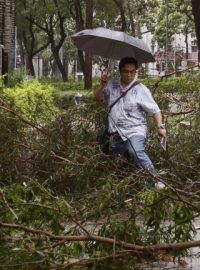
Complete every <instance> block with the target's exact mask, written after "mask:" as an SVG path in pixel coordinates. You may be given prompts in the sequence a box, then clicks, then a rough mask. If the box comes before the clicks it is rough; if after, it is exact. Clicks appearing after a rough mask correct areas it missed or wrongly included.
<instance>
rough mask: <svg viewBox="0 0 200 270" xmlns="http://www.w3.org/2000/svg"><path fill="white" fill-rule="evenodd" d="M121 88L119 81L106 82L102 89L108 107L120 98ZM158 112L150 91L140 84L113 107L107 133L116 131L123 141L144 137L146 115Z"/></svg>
mask: <svg viewBox="0 0 200 270" xmlns="http://www.w3.org/2000/svg"><path fill="white" fill-rule="evenodd" d="M132 83H133V82H131V83H130V84H129V85H128V86H127V87H126V89H128V88H129V86H130V85H131V84H132ZM121 88H122V87H121V84H120V81H119V80H115V81H114V80H113V81H108V83H107V85H106V87H105V89H104V96H105V99H106V100H107V101H108V105H109V106H110V105H111V104H112V103H113V102H114V101H115V100H116V99H117V98H118V97H119V96H120V91H121ZM159 111H160V109H159V107H158V105H157V104H156V102H155V100H154V99H153V97H152V95H151V92H150V90H149V89H148V88H147V87H146V86H145V85H143V84H142V83H140V84H138V85H136V86H134V87H133V88H132V89H131V90H129V91H128V93H127V94H126V95H125V96H124V97H122V98H120V100H119V101H118V102H117V103H116V104H115V105H114V106H113V108H112V109H111V111H110V113H109V130H108V131H109V132H110V133H113V132H116V131H118V133H119V134H120V136H121V137H122V139H123V140H124V141H125V140H127V139H128V138H130V137H132V136H133V135H142V136H144V137H146V133H147V122H146V113H148V114H151V115H152V114H155V113H157V112H159Z"/></svg>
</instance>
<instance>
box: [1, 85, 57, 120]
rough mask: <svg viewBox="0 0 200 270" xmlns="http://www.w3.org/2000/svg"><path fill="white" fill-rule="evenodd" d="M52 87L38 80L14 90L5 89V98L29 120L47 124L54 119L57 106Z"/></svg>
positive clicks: (17, 86) (16, 87)
mask: <svg viewBox="0 0 200 270" xmlns="http://www.w3.org/2000/svg"><path fill="white" fill-rule="evenodd" d="M52 92H53V89H52V87H51V86H50V85H46V84H41V83H40V82H39V81H37V80H30V81H24V82H22V83H21V84H18V85H16V86H15V87H14V88H5V89H4V98H6V100H7V101H9V102H10V103H11V104H12V105H14V107H15V108H16V109H17V110H18V111H19V112H20V113H22V115H23V116H25V117H26V118H27V119H28V120H33V121H35V122H38V123H45V122H46V121H47V119H50V118H51V117H52V112H54V111H55V105H54V101H53V95H52Z"/></svg>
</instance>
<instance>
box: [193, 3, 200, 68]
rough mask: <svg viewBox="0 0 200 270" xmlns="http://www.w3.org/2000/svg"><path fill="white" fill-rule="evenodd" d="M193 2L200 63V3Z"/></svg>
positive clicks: (199, 60)
mask: <svg viewBox="0 0 200 270" xmlns="http://www.w3.org/2000/svg"><path fill="white" fill-rule="evenodd" d="M191 2H192V13H193V16H194V24H195V31H196V37H197V47H198V63H199V62H200V20H199V16H200V1H199V0H191Z"/></svg>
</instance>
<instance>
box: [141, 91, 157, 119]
mask: <svg viewBox="0 0 200 270" xmlns="http://www.w3.org/2000/svg"><path fill="white" fill-rule="evenodd" d="M140 91H141V92H140V95H139V100H138V103H139V105H140V106H141V107H142V109H143V110H144V111H145V112H146V113H148V114H151V115H153V114H155V113H157V112H159V111H160V108H159V107H158V105H157V103H156V102H155V100H154V99H153V97H152V94H151V92H150V90H149V89H148V88H147V87H145V86H143V87H142V89H140Z"/></svg>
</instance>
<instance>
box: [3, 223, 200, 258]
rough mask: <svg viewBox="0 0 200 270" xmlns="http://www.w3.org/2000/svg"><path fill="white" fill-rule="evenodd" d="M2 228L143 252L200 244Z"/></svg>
mask: <svg viewBox="0 0 200 270" xmlns="http://www.w3.org/2000/svg"><path fill="white" fill-rule="evenodd" d="M0 227H1V228H10V229H15V230H20V231H25V232H28V233H32V234H37V235H40V236H46V237H48V238H49V239H50V240H59V241H60V240H66V242H67V241H68V242H71V241H72V242H73V241H97V242H102V243H106V244H110V245H115V246H119V247H121V248H123V249H128V250H131V251H137V252H143V253H154V252H158V251H162V250H165V251H172V250H182V249H188V248H193V247H199V246H200V240H195V241H187V242H182V243H163V244H156V245H147V246H144V245H134V244H132V243H128V242H124V241H119V240H115V239H112V238H108V237H102V236H98V235H95V234H90V235H67V236H66V235H55V234H52V233H50V232H47V231H43V230H37V229H32V228H29V227H26V226H24V225H18V224H9V223H3V222H0Z"/></svg>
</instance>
